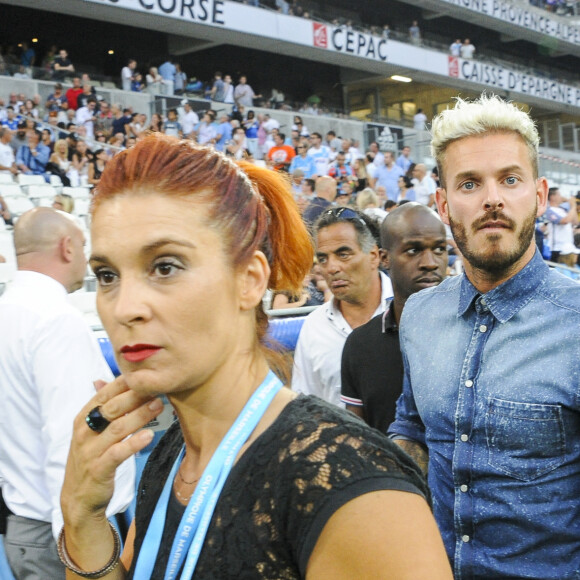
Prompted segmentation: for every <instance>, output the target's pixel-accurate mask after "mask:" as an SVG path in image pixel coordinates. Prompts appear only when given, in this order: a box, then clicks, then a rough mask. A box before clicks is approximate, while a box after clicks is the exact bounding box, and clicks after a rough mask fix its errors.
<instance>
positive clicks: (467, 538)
mask: <svg viewBox="0 0 580 580" xmlns="http://www.w3.org/2000/svg"><path fill="white" fill-rule="evenodd" d="M461 540H462V541H463V542H465V543H466V544H467V542H469V540H471V538H470V537H469V536H468V535H467V534H466V535H465V536H461Z"/></svg>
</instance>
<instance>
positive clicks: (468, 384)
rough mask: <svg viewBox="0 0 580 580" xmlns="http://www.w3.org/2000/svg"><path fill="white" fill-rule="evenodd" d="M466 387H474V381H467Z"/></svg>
mask: <svg viewBox="0 0 580 580" xmlns="http://www.w3.org/2000/svg"><path fill="white" fill-rule="evenodd" d="M465 386H466V387H473V381H472V380H471V379H467V380H466V381H465Z"/></svg>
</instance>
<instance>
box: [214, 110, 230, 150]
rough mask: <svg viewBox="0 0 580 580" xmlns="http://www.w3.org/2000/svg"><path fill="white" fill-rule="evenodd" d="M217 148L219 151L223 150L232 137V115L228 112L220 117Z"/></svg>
mask: <svg viewBox="0 0 580 580" xmlns="http://www.w3.org/2000/svg"><path fill="white" fill-rule="evenodd" d="M216 139H217V141H216V144H215V148H216V149H217V150H218V151H223V150H224V147H225V146H226V144H227V142H228V141H231V139H232V126H231V124H230V117H229V115H228V114H227V113H224V114H223V115H222V116H221V117H220V124H219V125H218V127H217V136H216Z"/></svg>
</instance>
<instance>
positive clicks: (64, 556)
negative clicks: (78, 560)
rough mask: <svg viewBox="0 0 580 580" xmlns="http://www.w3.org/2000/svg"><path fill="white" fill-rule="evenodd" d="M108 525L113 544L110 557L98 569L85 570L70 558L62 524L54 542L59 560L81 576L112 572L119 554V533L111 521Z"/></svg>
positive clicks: (102, 574) (94, 576) (117, 561)
mask: <svg viewBox="0 0 580 580" xmlns="http://www.w3.org/2000/svg"><path fill="white" fill-rule="evenodd" d="M109 525H110V526H111V531H112V532H113V540H114V544H115V545H114V548H113V555H112V556H111V559H110V560H109V561H108V562H107V563H106V564H105V565H104V566H103V567H102V568H101V569H100V570H95V571H94V572H85V571H84V570H81V569H80V568H78V567H77V565H76V564H75V563H74V562H73V561H72V560H71V557H70V556H69V555H68V552H67V551H66V544H65V541H64V526H63V527H62V529H61V530H60V534H59V535H58V542H57V544H56V547H57V550H58V557H59V558H60V561H61V562H62V563H63V564H64V565H65V566H66V567H67V568H68V569H69V570H70V571H71V572H74V573H75V574H76V575H77V576H81V578H102V577H103V576H105V575H106V574H109V572H112V571H113V570H114V569H115V568H116V567H117V565H118V564H119V557H120V555H121V538H120V537H119V533H118V532H117V530H116V528H115V526H113V524H112V523H111V522H109Z"/></svg>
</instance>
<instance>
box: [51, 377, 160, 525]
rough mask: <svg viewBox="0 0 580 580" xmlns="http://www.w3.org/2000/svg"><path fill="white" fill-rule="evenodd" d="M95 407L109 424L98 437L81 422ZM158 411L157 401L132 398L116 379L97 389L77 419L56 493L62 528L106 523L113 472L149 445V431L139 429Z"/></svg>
mask: <svg viewBox="0 0 580 580" xmlns="http://www.w3.org/2000/svg"><path fill="white" fill-rule="evenodd" d="M95 407H100V410H101V414H102V415H103V417H105V418H106V419H107V420H108V421H110V424H109V425H108V426H107V427H106V429H105V430H104V431H103V432H102V433H96V432H95V431H92V430H91V429H90V428H89V426H88V425H87V423H86V419H85V418H86V416H87V414H88V413H89V412H90V411H91V410H92V409H94V408H95ZM162 409H163V403H162V402H161V400H160V399H150V398H144V397H142V396H140V395H137V394H136V393H134V392H133V391H131V390H129V388H128V387H127V384H126V382H125V379H124V378H123V377H122V376H120V377H118V378H117V379H115V380H114V381H113V382H111V383H109V384H108V385H106V386H104V387H102V388H101V389H100V390H99V391H98V392H97V394H96V395H95V396H94V397H93V398H92V399H91V400H90V401H89V402H88V403H87V404H86V405H85V407H84V408H83V409H82V411H81V412H80V413H79V414H78V415H77V417H76V419H75V422H74V427H73V439H72V442H71V447H70V451H69V456H68V461H67V466H66V472H65V480H64V484H63V487H62V493H61V505H62V511H63V517H64V521H65V524H66V526H67V528H68V527H69V526H71V527H72V528H75V527H78V526H81V527H82V525H83V523H87V520H91V519H93V520H94V519H101V518H102V519H105V518H106V516H105V510H106V508H107V505H108V504H109V502H110V500H111V497H112V496H113V491H114V480H115V470H116V469H117V467H118V466H119V465H120V464H121V463H123V461H125V460H126V459H128V458H129V457H131V455H134V454H135V453H137V452H138V451H140V450H141V449H143V448H145V447H146V446H147V445H148V444H149V443H150V442H151V440H152V439H153V432H152V431H151V430H149V429H146V430H143V431H139V429H141V428H142V427H143V426H145V425H146V424H147V423H149V421H151V420H152V419H154V418H155V417H156V416H157V415H158V414H159V413H160V412H161V410H162ZM137 431H138V432H137Z"/></svg>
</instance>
